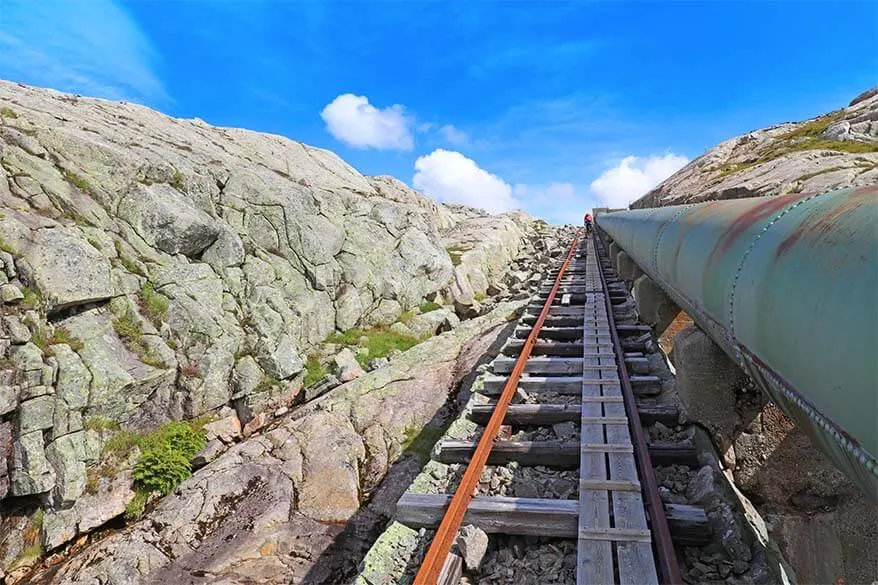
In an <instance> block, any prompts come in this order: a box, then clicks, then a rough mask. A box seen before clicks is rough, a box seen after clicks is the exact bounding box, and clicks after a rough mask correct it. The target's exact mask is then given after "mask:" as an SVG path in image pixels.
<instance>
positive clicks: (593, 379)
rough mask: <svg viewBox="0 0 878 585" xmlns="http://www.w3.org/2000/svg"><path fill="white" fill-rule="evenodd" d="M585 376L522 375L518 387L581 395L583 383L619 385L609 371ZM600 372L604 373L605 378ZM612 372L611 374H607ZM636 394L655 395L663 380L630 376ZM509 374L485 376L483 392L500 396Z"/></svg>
mask: <svg viewBox="0 0 878 585" xmlns="http://www.w3.org/2000/svg"><path fill="white" fill-rule="evenodd" d="M586 374H587V375H585V376H522V377H521V378H520V379H519V381H518V387H519V388H521V389H522V390H524V391H525V392H555V393H557V394H566V395H579V394H580V393H581V392H582V385H583V384H605V385H615V386H618V385H619V379H618V376H615V375H612V372H608V371H587V372H586ZM599 374H602V375H604V377H603V378H601V377H600V376H599ZM607 374H610V375H607ZM628 379H629V380H630V381H631V387H632V389H633V390H634V393H635V394H638V395H653V394H658V393H660V392H661V384H662V380H661V378H659V377H658V376H629V377H628ZM506 380H508V377H507V376H490V375H488V376H484V377H483V378H482V389H481V391H480V392H481V393H482V394H485V395H486V396H498V395H499V394H500V393H502V392H503V388H504V387H505V386H506Z"/></svg>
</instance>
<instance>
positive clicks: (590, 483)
mask: <svg viewBox="0 0 878 585" xmlns="http://www.w3.org/2000/svg"><path fill="white" fill-rule="evenodd" d="M579 489H580V490H600V491H614V492H637V493H640V482H638V481H619V480H615V479H580V480H579Z"/></svg>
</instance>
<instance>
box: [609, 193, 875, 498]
mask: <svg viewBox="0 0 878 585" xmlns="http://www.w3.org/2000/svg"><path fill="white" fill-rule="evenodd" d="M596 222H597V225H598V227H599V228H600V229H601V230H602V231H603V232H605V233H606V234H607V235H609V237H610V238H612V239H613V241H615V242H616V244H618V245H619V247H620V248H621V249H622V250H624V251H625V253H627V254H628V255H629V256H630V257H631V258H632V259H633V260H634V261H635V262H636V263H637V265H638V266H640V268H641V269H642V270H643V271H644V272H645V273H646V274H647V275H648V276H649V277H650V278H652V279H653V280H654V281H655V282H656V283H657V284H659V286H661V287H662V288H663V289H664V290H665V292H667V293H668V295H669V296H670V297H671V298H672V299H674V301H675V302H677V304H679V305H680V308H682V309H683V310H684V311H686V312H687V313H688V314H689V315H690V316H691V317H692V318H693V319H694V320H695V322H696V323H698V325H699V326H700V327H701V328H702V329H704V331H705V332H706V333H707V334H708V335H710V336H711V337H712V338H713V339H714V341H716V342H717V344H718V345H720V346H721V347H722V348H723V349H724V350H725V352H726V353H727V354H729V356H731V358H732V359H733V360H735V362H737V363H738V364H739V365H740V366H741V367H742V368H743V369H744V370H745V371H746V372H747V373H748V374H750V376H751V377H752V378H753V379H754V380H755V381H756V382H757V383H758V384H759V385H760V387H761V388H762V389H763V390H765V391H766V392H767V393H768V394H769V395H770V396H771V398H772V399H773V400H774V401H775V403H777V404H778V405H779V406H780V408H781V409H782V410H783V411H784V412H785V413H786V414H787V416H789V417H790V418H791V419H792V420H793V421H794V422H795V424H796V425H797V426H798V427H799V428H800V429H802V430H803V431H804V432H805V433H806V434H807V435H808V436H809V437H810V438H811V440H812V441H813V442H814V443H815V444H816V445H817V446H818V447H820V448H821V449H822V450H823V451H824V452H825V453H826V454H827V455H828V456H829V457H830V458H831V459H832V460H833V462H835V464H836V465H837V466H838V467H839V468H840V469H841V470H842V471H844V472H845V473H846V474H847V475H848V477H850V478H851V479H852V480H853V481H854V482H856V483H857V485H859V486H860V487H861V488H862V489H863V490H864V491H865V492H866V493H867V494H868V495H869V496H870V497H871V498H872V499H873V500H874V501H876V502H878V462H876V455H878V187H874V186H872V187H861V188H856V189H845V190H840V191H832V192H829V193H823V194H802V193H796V194H791V195H782V196H777V197H759V198H750V199H735V200H727V201H711V202H708V203H699V204H693V205H681V206H674V207H660V208H653V209H639V210H634V211H621V212H615V213H608V214H600V215H598V216H597V217H596Z"/></svg>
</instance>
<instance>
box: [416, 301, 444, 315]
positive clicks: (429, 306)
mask: <svg viewBox="0 0 878 585" xmlns="http://www.w3.org/2000/svg"><path fill="white" fill-rule="evenodd" d="M441 308H442V305H440V304H439V303H434V302H433V301H425V302H423V303H421V306H420V311H421V313H429V312H430V311H436V310H438V309H441Z"/></svg>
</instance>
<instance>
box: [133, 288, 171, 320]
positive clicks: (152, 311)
mask: <svg viewBox="0 0 878 585" xmlns="http://www.w3.org/2000/svg"><path fill="white" fill-rule="evenodd" d="M138 305H140V309H141V311H143V313H144V314H145V315H146V317H147V319H149V320H150V321H152V324H153V325H155V326H156V327H161V326H162V321H164V320H165V319H166V318H167V316H168V297H166V296H164V295H162V294H160V293H158V292H156V290H155V288H154V287H153V285H152V283H151V282H144V283H143V286H141V287H140V297H139V300H138Z"/></svg>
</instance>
